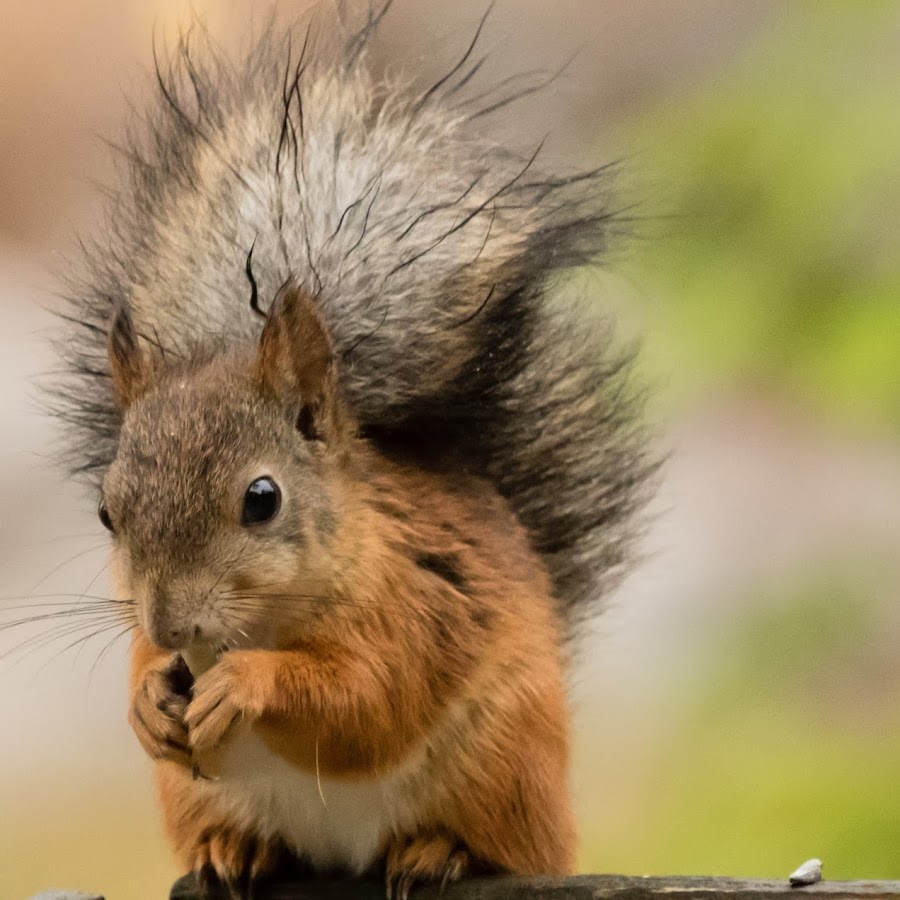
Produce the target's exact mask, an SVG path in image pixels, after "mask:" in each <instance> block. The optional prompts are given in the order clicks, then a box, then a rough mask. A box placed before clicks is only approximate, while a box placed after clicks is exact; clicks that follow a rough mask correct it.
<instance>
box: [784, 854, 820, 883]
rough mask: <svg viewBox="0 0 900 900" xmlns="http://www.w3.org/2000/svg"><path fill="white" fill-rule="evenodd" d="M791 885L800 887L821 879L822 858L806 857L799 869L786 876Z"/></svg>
mask: <svg viewBox="0 0 900 900" xmlns="http://www.w3.org/2000/svg"><path fill="white" fill-rule="evenodd" d="M788 877H789V880H790V882H791V887H802V886H803V885H805V884H815V883H816V882H817V881H821V880H822V860H821V859H808V860H807V861H806V862H805V863H803V865H802V866H800V868H799V869H797V870H796V871H794V872H791V874H790V875H789V876H788Z"/></svg>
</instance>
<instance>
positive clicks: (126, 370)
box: [106, 303, 150, 410]
mask: <svg viewBox="0 0 900 900" xmlns="http://www.w3.org/2000/svg"><path fill="white" fill-rule="evenodd" d="M106 346H107V351H108V353H109V374H110V377H111V378H112V384H113V393H114V395H115V399H116V403H117V404H118V406H119V409H121V410H125V409H128V407H129V406H131V404H132V403H134V401H135V400H136V399H137V398H138V397H139V396H140V395H141V394H143V393H144V391H145V390H146V389H147V387H148V385H149V381H150V361H149V360H148V358H147V355H146V354H145V353H144V351H143V350H142V349H141V345H140V343H139V341H138V335H137V331H136V329H135V327H134V319H133V318H132V316H131V310H130V309H129V307H128V305H127V304H124V303H121V304H119V306H117V307H116V311H115V313H114V314H113V319H112V323H111V325H110V327H109V333H108V336H107V341H106Z"/></svg>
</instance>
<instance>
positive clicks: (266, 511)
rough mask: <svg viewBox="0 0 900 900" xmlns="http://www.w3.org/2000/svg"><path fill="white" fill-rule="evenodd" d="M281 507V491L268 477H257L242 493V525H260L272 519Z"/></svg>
mask: <svg viewBox="0 0 900 900" xmlns="http://www.w3.org/2000/svg"><path fill="white" fill-rule="evenodd" d="M280 507H281V491H280V490H279V488H278V485H277V484H275V482H274V481H273V480H272V479H271V478H269V477H263V478H257V479H256V481H254V482H253V484H251V485H250V487H248V488H247V493H246V494H244V511H243V513H242V514H241V524H242V525H260V524H261V523H263V522H268V521H270V520H271V519H274V518H275V516H276V514H277V513H278V510H279V508H280Z"/></svg>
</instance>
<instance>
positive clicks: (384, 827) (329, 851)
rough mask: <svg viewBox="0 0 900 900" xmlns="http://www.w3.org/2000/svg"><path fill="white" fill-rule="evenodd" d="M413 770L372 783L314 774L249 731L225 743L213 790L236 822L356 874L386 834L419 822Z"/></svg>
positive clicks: (320, 864)
mask: <svg viewBox="0 0 900 900" xmlns="http://www.w3.org/2000/svg"><path fill="white" fill-rule="evenodd" d="M416 768H417V766H416V765H415V764H411V763H405V764H404V765H403V767H402V768H400V769H397V770H395V771H393V772H391V773H389V774H388V775H385V776H383V777H381V778H378V779H372V780H367V781H349V780H343V779H341V780H338V779H333V778H325V777H321V778H317V777H316V774H315V773H309V772H304V771H302V770H300V769H297V768H296V767H294V766H292V765H290V764H289V763H288V762H286V761H285V760H284V759H282V758H281V757H280V756H277V755H276V754H274V753H272V752H271V751H270V750H269V749H268V748H267V747H266V745H265V744H264V743H263V741H262V740H261V739H260V738H259V737H257V736H256V735H253V734H251V733H249V732H246V733H243V734H239V735H237V736H236V737H235V739H234V741H233V742H232V744H231V746H230V747H229V748H228V751H227V755H226V757H225V759H224V762H223V766H222V769H221V777H220V779H219V780H218V781H217V782H215V784H214V785H211V788H212V789H213V790H214V791H215V792H216V793H218V794H219V797H220V800H221V801H222V802H223V803H224V804H225V805H226V806H227V807H228V808H229V809H230V810H231V812H232V814H233V815H234V816H235V817H236V819H237V821H238V822H240V823H242V824H245V825H246V826H248V827H250V828H253V829H254V830H256V831H258V832H259V833H261V834H262V835H265V836H268V837H272V836H275V835H278V836H279V837H280V838H281V839H282V840H283V841H284V842H285V843H286V844H287V845H288V846H289V847H290V848H291V849H292V850H293V851H294V852H295V853H297V855H298V856H300V857H302V858H304V859H307V860H309V862H311V863H312V865H313V866H314V867H315V868H317V869H328V868H334V867H341V868H346V869H349V870H350V871H352V872H354V873H356V874H359V873H361V872H363V871H364V870H365V869H367V868H368V867H369V866H370V865H371V864H372V863H373V862H374V861H375V858H376V856H377V854H378V852H379V851H380V850H381V849H382V848H383V846H384V843H385V841H386V839H387V838H388V837H389V835H391V834H392V833H394V832H407V831H408V830H410V829H412V828H413V827H414V825H415V820H416V816H415V812H414V810H415V806H416V804H415V803H414V802H413V796H412V792H413V786H414V783H415V782H416V781H417V780H418V779H417V778H415V775H414V773H415V769H416Z"/></svg>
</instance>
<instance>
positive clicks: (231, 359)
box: [100, 284, 353, 650]
mask: <svg viewBox="0 0 900 900" xmlns="http://www.w3.org/2000/svg"><path fill="white" fill-rule="evenodd" d="M109 356H110V372H111V375H112V379H113V386H114V389H115V392H116V397H117V400H118V402H119V405H120V408H121V409H122V411H123V422H122V428H121V432H120V437H119V444H118V449H117V454H116V458H115V460H114V462H113V464H112V465H111V467H110V469H109V471H108V473H107V475H106V478H105V479H104V483H103V489H102V490H103V493H102V499H101V503H100V516H101V520H102V521H103V522H104V524H105V525H106V526H107V527H108V528H109V529H110V531H111V532H112V535H113V565H112V571H113V576H114V578H115V580H116V582H117V587H118V589H119V590H120V591H121V592H122V593H123V596H127V597H129V598H131V599H133V600H135V601H136V603H137V605H138V609H139V615H140V621H141V624H142V626H143V628H144V630H145V631H146V632H147V634H148V636H149V637H150V638H151V639H152V640H153V641H154V642H155V643H156V644H158V645H159V646H162V647H166V648H169V649H173V650H183V649H185V648H186V647H188V646H189V645H191V644H193V643H195V642H202V643H205V644H209V645H212V646H213V647H217V648H218V647H221V648H226V647H274V646H277V644H278V640H279V633H278V631H277V629H278V628H280V627H281V628H283V627H285V626H289V627H290V628H291V629H292V630H293V631H294V632H296V630H297V628H298V627H301V628H302V625H303V622H304V621H308V622H309V623H312V622H313V621H314V620H315V619H316V617H317V616H318V615H320V614H321V612H322V610H323V608H324V607H323V604H324V603H325V599H324V596H323V595H324V586H325V585H326V584H327V583H328V582H329V580H330V579H331V578H332V577H333V573H332V572H331V571H330V563H329V560H330V559H331V556H330V554H329V553H328V548H329V544H330V541H331V539H332V538H333V536H334V533H335V531H336V526H337V519H338V516H339V514H340V508H341V490H340V485H341V479H340V477H339V476H340V473H341V471H342V470H343V468H344V467H346V466H347V465H348V457H349V453H348V451H349V448H350V446H351V445H352V442H353V438H352V429H351V428H350V424H349V419H348V417H347V415H346V412H345V410H344V408H343V405H342V403H341V400H340V398H339V396H338V392H337V386H336V379H335V373H334V365H333V354H332V350H331V344H330V341H329V339H328V336H327V334H326V332H325V330H324V327H323V326H322V324H321V321H320V320H319V318H318V316H317V314H316V312H315V309H314V307H313V304H312V301H311V300H310V299H309V298H308V297H307V296H306V295H304V294H303V293H302V292H301V291H300V290H299V289H297V288H296V287H295V286H293V285H290V284H289V285H287V286H285V288H283V289H282V290H281V291H280V292H279V295H278V297H276V300H275V302H274V303H273V305H272V310H271V312H270V314H269V318H268V321H267V323H266V326H265V328H264V330H263V334H262V338H261V340H260V344H259V347H258V349H257V350H256V353H255V355H254V354H243V355H231V356H220V357H215V358H212V359H210V360H207V361H206V362H203V363H199V364H198V363H193V364H192V365H191V367H190V368H179V367H177V366H176V367H171V366H166V361H165V360H164V359H156V360H153V359H151V358H150V357H149V354H148V353H147V352H146V351H145V350H144V349H143V348H142V347H141V344H140V342H139V339H138V335H137V331H136V328H135V325H134V323H133V321H132V319H131V316H130V314H129V313H128V311H127V310H125V309H122V310H120V311H119V312H118V313H117V315H116V317H115V319H114V322H113V324H112V327H111V329H110V334H109ZM281 599H283V601H284V602H281V603H280V602H279V601H280V600H281ZM285 608H287V609H288V610H289V611H290V614H289V615H287V616H286V615H285V612H284V609H285ZM276 609H278V610H279V614H278V615H273V612H274V611H275V610H276Z"/></svg>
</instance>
